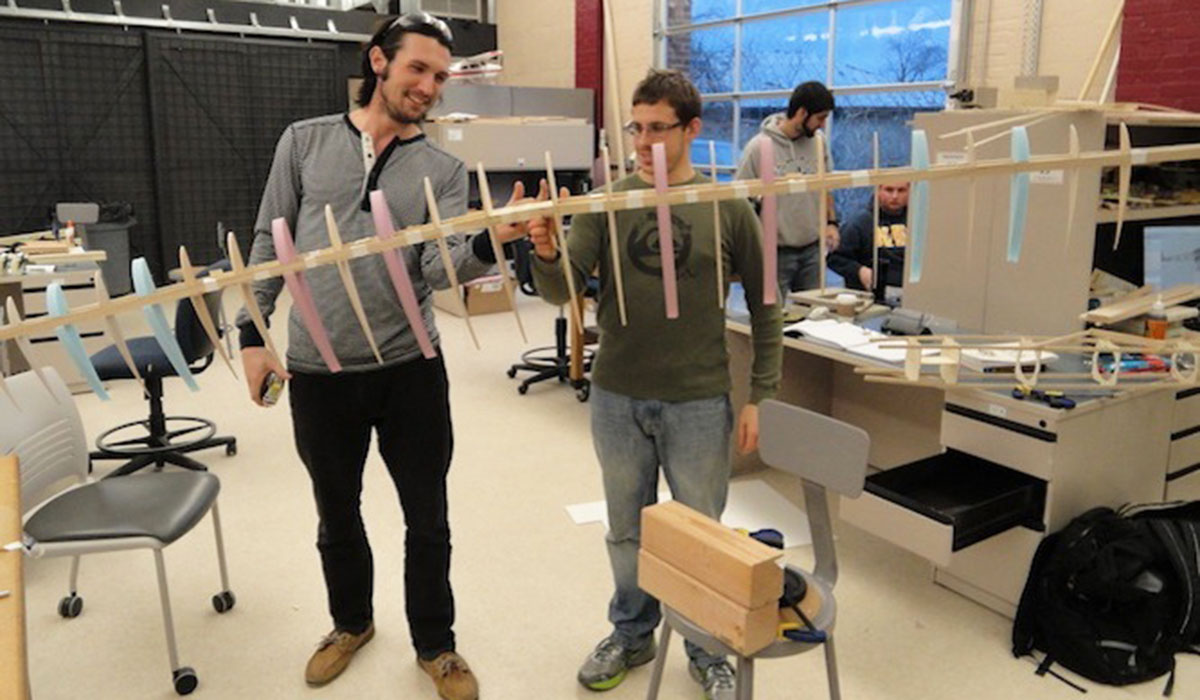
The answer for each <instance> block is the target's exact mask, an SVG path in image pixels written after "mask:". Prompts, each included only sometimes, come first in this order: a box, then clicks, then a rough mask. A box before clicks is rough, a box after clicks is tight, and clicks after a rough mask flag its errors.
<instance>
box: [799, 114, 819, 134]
mask: <svg viewBox="0 0 1200 700" xmlns="http://www.w3.org/2000/svg"><path fill="white" fill-rule="evenodd" d="M800 131H802V132H803V133H804V137H805V138H809V139H811V138H812V137H813V136H815V135H816V133H817V130H816V129H809V128H808V120H807V119H805V120H804V123H803V124H801V125H800Z"/></svg>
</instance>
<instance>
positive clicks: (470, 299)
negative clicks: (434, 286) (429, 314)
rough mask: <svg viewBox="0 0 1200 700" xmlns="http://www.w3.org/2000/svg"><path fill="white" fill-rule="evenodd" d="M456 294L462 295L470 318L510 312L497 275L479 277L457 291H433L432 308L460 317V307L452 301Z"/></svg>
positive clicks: (502, 286) (502, 284)
mask: <svg viewBox="0 0 1200 700" xmlns="http://www.w3.org/2000/svg"><path fill="white" fill-rule="evenodd" d="M456 293H458V294H461V295H462V298H463V301H464V302H465V303H466V306H467V313H469V314H471V315H472V316H478V315H480V314H494V313H499V312H501V311H511V310H512V306H511V305H510V304H509V303H508V295H507V294H505V293H504V283H503V281H501V279H500V276H499V275H493V276H491V277H480V278H479V279H476V280H472V281H470V282H468V283H467V284H464V285H462V286H460V287H459V288H458V290H453V289H438V290H435V291H434V292H433V305H434V307H436V308H438V309H441V310H442V311H445V312H447V313H450V314H453V315H455V316H462V306H460V305H459V303H458V302H457V301H456V300H455V299H454V296H455V294H456Z"/></svg>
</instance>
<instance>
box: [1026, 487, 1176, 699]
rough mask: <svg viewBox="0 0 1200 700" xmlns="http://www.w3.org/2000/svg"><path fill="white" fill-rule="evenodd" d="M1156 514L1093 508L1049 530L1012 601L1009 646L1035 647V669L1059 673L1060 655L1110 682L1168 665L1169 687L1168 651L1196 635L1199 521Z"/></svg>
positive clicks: (1142, 677)
mask: <svg viewBox="0 0 1200 700" xmlns="http://www.w3.org/2000/svg"><path fill="white" fill-rule="evenodd" d="M1127 515H1132V517H1127ZM1162 515H1163V511H1161V510H1155V509H1150V510H1145V511H1142V512H1139V513H1137V514H1132V513H1128V514H1126V513H1122V514H1119V513H1117V512H1115V511H1113V510H1112V509H1111V508H1107V507H1101V508H1094V509H1092V510H1089V511H1087V512H1086V513H1084V514H1082V515H1080V516H1079V517H1077V518H1075V519H1074V520H1072V521H1071V522H1070V523H1069V524H1068V525H1067V526H1066V527H1065V528H1063V529H1062V530H1061V531H1059V532H1057V533H1054V534H1052V535H1049V536H1048V537H1046V538H1045V539H1044V540H1043V541H1042V543H1041V544H1040V545H1039V546H1038V549H1037V553H1036V554H1035V555H1034V558H1033V563H1032V565H1031V567H1030V572H1029V578H1028V580H1027V581H1026V584H1025V590H1024V591H1023V593H1022V594H1021V601H1020V604H1019V606H1018V608H1017V617H1016V620H1014V624H1013V654H1014V655H1015V656H1024V655H1026V654H1032V653H1033V650H1034V649H1039V650H1041V651H1043V652H1045V654H1046V655H1045V658H1044V659H1043V660H1042V662H1041V664H1040V665H1039V666H1038V673H1039V674H1044V673H1047V672H1051V673H1052V675H1056V676H1057V674H1053V672H1052V671H1050V667H1051V665H1053V664H1055V663H1057V664H1061V665H1062V666H1064V667H1066V668H1068V669H1070V670H1071V671H1074V672H1075V673H1078V674H1079V675H1081V676H1083V677H1085V678H1088V679H1090V680H1093V681H1097V682H1100V683H1106V684H1109V685H1128V684H1130V683H1138V682H1142V681H1146V680H1150V679H1152V678H1158V677H1160V676H1162V675H1164V674H1168V673H1170V674H1171V676H1170V678H1169V680H1168V681H1167V685H1166V688H1165V689H1164V692H1163V694H1164V695H1170V694H1171V690H1172V687H1173V685H1174V670H1175V654H1176V653H1177V652H1180V651H1189V650H1192V649H1191V648H1192V646H1193V645H1195V644H1196V643H1197V642H1198V641H1200V639H1198V638H1197V634H1198V632H1200V571H1198V568H1197V556H1198V553H1200V525H1198V524H1197V522H1194V521H1190V520H1185V519H1176V518H1167V517H1161V516H1162ZM1059 678H1061V676H1059ZM1062 680H1064V682H1067V681H1066V679H1062ZM1072 685H1074V684H1072ZM1076 687H1077V686H1076Z"/></svg>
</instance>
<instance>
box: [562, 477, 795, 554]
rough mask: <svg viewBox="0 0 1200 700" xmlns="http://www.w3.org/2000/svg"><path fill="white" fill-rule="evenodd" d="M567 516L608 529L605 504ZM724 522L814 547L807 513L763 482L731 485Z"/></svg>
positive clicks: (665, 495)
mask: <svg viewBox="0 0 1200 700" xmlns="http://www.w3.org/2000/svg"><path fill="white" fill-rule="evenodd" d="M658 500H659V502H662V501H669V500H671V494H670V492H668V491H660V492H659V494H658ZM567 514H568V515H570V516H571V520H573V521H574V522H575V524H576V525H585V524H587V523H604V525H605V527H607V526H608V515H607V510H606V506H605V502H604V501H593V502H591V503H579V504H576V505H573V506H567ZM721 522H722V523H724V524H725V525H727V526H729V527H735V528H736V527H740V528H745V529H747V530H750V531H754V530H758V529H761V528H764V527H770V528H774V529H776V530H779V531H780V532H782V533H783V541H784V543H785V544H786V545H787V546H788V547H799V546H801V545H807V544H812V535H811V534H810V533H809V531H808V518H807V517H806V516H805V515H804V511H802V510H800V509H799V508H797V507H796V506H794V505H792V503H791V501H789V500H787V499H786V498H784V497H783V496H782V495H781V494H780V493H779V492H778V491H776V490H775V489H774V488H773V487H772V486H771V485H770V484H768V483H767V482H765V481H762V480H761V479H750V480H746V481H735V482H732V483H730V484H729V499H728V502H727V504H726V506H725V513H724V514H723V515H722V516H721Z"/></svg>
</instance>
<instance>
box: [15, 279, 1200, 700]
mask: <svg viewBox="0 0 1200 700" xmlns="http://www.w3.org/2000/svg"><path fill="white" fill-rule="evenodd" d="M520 308H521V310H522V317H523V319H524V321H525V325H526V327H527V328H528V329H529V333H530V340H531V341H532V343H533V344H545V343H548V342H550V340H551V332H550V328H551V323H552V318H553V316H554V313H555V312H554V309H552V308H551V307H549V306H547V305H544V304H542V303H541V302H539V301H538V300H535V299H529V298H526V299H523V300H522V302H521V306H520ZM281 325H282V324H281ZM439 325H440V328H441V331H442V335H443V342H444V349H445V354H446V357H447V360H448V363H449V366H450V375H451V386H452V392H453V398H452V402H453V409H454V420H455V427H456V437H457V443H456V454H455V460H454V467H453V469H452V471H451V475H450V490H451V522H452V527H453V532H454V569H453V583H454V588H455V593H456V598H457V602H458V624H457V633H458V638H459V647H460V650H461V651H462V653H463V654H464V655H465V656H466V657H467V659H468V660H469V661H470V662H471V663H472V665H473V666H474V668H475V670H476V672H477V673H478V675H479V677H480V679H481V682H482V685H483V691H484V692H483V695H484V697H485V698H489V699H491V700H515V699H522V700H524V699H536V700H542V699H558V698H592V697H596V696H595V695H594V694H593V693H590V692H589V691H586V690H584V689H582V688H580V687H579V686H578V685H577V684H576V682H575V670H576V668H577V665H578V663H579V662H580V661H581V659H582V658H583V656H584V655H585V654H586V652H587V651H588V650H589V649H590V648H591V646H592V645H593V644H594V643H595V642H596V641H597V640H598V639H599V638H601V637H602V636H603V635H604V634H606V632H607V631H608V630H607V626H606V622H605V609H606V603H607V599H608V596H609V593H610V586H611V583H610V578H609V572H608V563H607V557H606V554H605V550H604V544H603V534H604V533H603V530H602V526H600V525H598V524H592V525H584V526H576V525H574V524H572V522H571V520H570V519H569V518H568V516H567V514H566V511H565V510H564V506H567V505H569V504H574V503H580V502H585V501H593V500H598V499H600V498H603V494H602V490H601V486H600V479H599V472H598V468H597V465H596V460H595V457H594V455H593V453H592V449H591V444H590V439H589V434H588V414H587V405H586V404H581V403H579V402H577V401H576V399H575V397H574V394H573V392H571V391H569V390H567V389H566V388H565V387H562V386H558V385H547V384H544V385H541V386H538V387H536V388H534V389H533V390H531V391H530V393H529V394H528V395H526V396H519V395H518V394H517V392H516V390H515V389H516V382H515V380H510V379H508V378H507V377H506V376H505V375H504V370H505V369H507V367H508V365H509V364H510V363H511V362H512V361H513V360H514V358H516V356H517V355H518V354H519V352H520V351H521V349H522V348H523V343H522V342H521V339H520V335H519V334H518V332H517V329H516V326H515V323H514V321H513V318H512V316H511V315H491V316H486V317H478V318H476V319H475V320H474V326H475V330H476V332H477V333H478V335H479V338H480V342H481V344H482V349H480V350H476V349H474V348H473V347H471V344H470V340H469V337H468V336H467V333H466V327H465V325H464V324H463V322H462V321H461V320H459V319H456V318H453V317H449V316H446V315H444V314H443V315H442V316H441V318H440V319H439ZM200 383H201V385H202V391H200V392H199V393H196V394H189V393H188V392H187V390H186V388H185V387H183V386H182V384H180V383H179V382H178V381H173V382H170V383H169V384H168V387H167V396H168V402H167V408H168V411H169V412H176V413H184V414H193V415H202V416H208V417H211V418H213V419H215V420H216V421H217V422H218V424H219V427H220V428H221V430H222V432H225V433H228V432H232V433H234V434H235V435H236V436H237V438H238V440H239V454H238V455H237V456H236V457H232V458H230V457H226V456H224V455H223V454H221V453H220V452H219V451H214V452H213V453H211V454H208V455H205V456H203V457H202V459H204V460H205V461H207V463H208V464H210V466H211V468H212V470H213V471H214V473H216V474H218V475H219V476H220V477H221V481H222V486H223V490H222V496H221V508H222V516H223V520H224V526H225V533H226V546H227V550H228V554H229V565H230V569H231V578H232V583H233V589H234V591H235V592H236V594H237V598H238V602H237V607H236V609H235V610H233V611H232V612H230V613H228V614H226V615H223V616H218V615H217V614H216V613H215V612H214V611H213V609H212V607H211V606H210V604H209V597H210V596H211V595H212V594H213V593H215V592H217V590H218V578H217V572H216V558H215V554H214V548H213V542H212V531H211V526H210V525H209V524H208V522H207V521H206V522H203V523H201V525H200V526H199V527H198V529H197V530H196V531H195V532H193V533H191V534H190V535H188V536H187V537H185V538H184V539H183V540H181V541H180V542H178V543H176V544H175V545H173V546H172V547H171V548H170V549H168V550H167V552H166V558H167V567H168V573H169V577H170V584H171V593H172V596H173V603H174V612H175V621H176V626H177V628H178V633H179V640H180V653H181V657H182V660H183V662H184V663H186V664H188V665H191V666H193V667H194V668H195V669H196V671H197V672H198V674H199V677H200V687H199V689H198V690H197V691H196V693H195V696H196V697H207V698H403V699H406V700H407V699H409V698H412V699H420V698H434V697H435V696H434V693H433V692H432V689H431V685H430V683H429V681H428V679H427V678H425V677H424V676H423V674H422V673H421V672H420V671H419V670H418V668H417V666H416V664H415V663H414V661H413V653H412V649H411V646H410V644H409V640H408V633H407V629H406V626H405V619H404V611H403V596H402V590H401V588H402V576H401V572H402V566H403V552H402V542H403V536H402V533H403V523H402V519H401V516H400V511H399V507H398V505H397V501H396V498H395V494H394V492H393V490H392V487H391V484H390V482H389V481H388V480H387V478H386V475H385V472H384V470H383V468H382V465H381V464H380V462H379V461H378V459H377V458H374V457H373V458H372V459H371V461H370V462H369V464H368V469H367V471H368V476H367V483H366V488H365V492H364V495H363V508H364V512H365V518H366V521H367V524H368V528H369V532H370V534H371V536H372V544H373V547H374V552H375V562H376V596H375V605H376V613H377V617H376V625H377V628H378V634H377V635H376V637H375V640H374V641H373V642H372V643H371V644H370V645H369V646H367V647H366V648H365V649H364V650H363V651H362V652H361V653H360V655H359V657H358V658H357V659H356V660H355V662H354V664H353V665H352V666H351V668H350V669H349V670H348V671H347V672H346V673H345V674H344V675H343V676H342V677H341V678H340V679H338V680H337V681H336V682H334V683H333V684H331V685H330V686H328V687H326V688H323V689H320V690H310V689H308V688H307V687H306V686H305V685H304V683H303V680H302V669H303V666H304V663H305V660H306V659H307V657H308V655H309V653H310V652H311V651H312V649H313V646H314V643H315V642H316V641H317V639H318V638H319V637H320V636H321V635H322V634H323V633H324V632H325V631H326V630H327V627H328V618H327V616H326V612H325V605H324V592H323V587H322V585H321V579H320V570H319V567H318V561H317V556H316V551H315V548H314V546H313V538H314V533H315V528H316V519H315V515H314V509H313V506H312V501H311V497H310V495H309V493H308V484H307V479H306V477H305V475H304V472H303V469H302V467H301V466H300V464H299V462H298V460H297V458H296V455H295V452H294V450H293V448H292V444H291V433H290V423H289V420H288V415H287V408H286V406H279V407H275V408H273V409H269V410H264V409H259V408H257V407H254V406H253V405H251V404H250V402H249V401H248V400H247V399H246V397H245V391H244V389H243V387H242V386H241V385H240V384H239V383H238V382H237V381H236V380H234V379H233V378H232V377H231V376H230V375H229V373H228V372H227V371H226V370H225V369H224V368H223V367H221V366H220V365H219V364H218V365H214V366H213V367H211V368H210V369H209V370H208V371H207V372H205V373H204V374H203V375H202V376H201V377H200ZM112 389H113V397H114V400H113V402H112V403H110V404H102V403H101V402H100V401H98V400H97V399H96V398H95V397H94V396H91V395H87V396H81V397H79V406H80V408H81V411H82V413H83V416H84V423H85V425H86V426H87V429H88V432H89V435H95V434H96V432H97V431H99V430H101V429H103V428H105V427H108V426H111V425H114V424H116V423H118V422H123V421H126V420H132V419H135V418H139V417H143V416H144V410H145V409H144V406H143V403H142V401H141V399H140V396H139V395H138V393H137V391H136V389H135V387H133V386H130V385H123V386H120V385H118V386H113V388H112ZM767 478H768V479H769V480H770V481H772V482H773V483H775V484H776V485H777V487H779V488H781V489H784V490H787V489H790V488H791V487H792V486H793V485H792V484H789V483H788V482H787V481H786V480H785V479H781V478H778V475H768V476H767ZM789 493H793V492H790V491H789ZM839 552H840V556H841V568H842V578H841V581H840V583H839V586H838V590H837V592H838V598H839V604H840V606H841V619H840V625H839V627H838V643H839V646H838V650H839V654H838V655H839V660H840V664H841V679H842V688H843V694H844V696H845V697H846V698H862V699H864V700H868V699H870V700H874V699H884V698H888V699H890V698H904V699H914V700H915V699H921V700H933V699H936V698H981V699H982V698H1050V699H1052V698H1064V699H1070V700H1074V699H1075V698H1078V697H1079V694H1078V693H1077V692H1076V691H1074V690H1071V689H1070V688H1068V687H1067V686H1065V685H1063V684H1062V683H1059V682H1058V681H1055V680H1052V679H1044V678H1039V677H1037V676H1035V675H1034V673H1033V671H1034V667H1033V665H1032V663H1031V662H1030V661H1029V660H1028V659H1022V660H1018V659H1014V658H1012V656H1011V654H1010V653H1009V651H1008V649H1009V635H1010V631H1011V627H1010V623H1009V621H1008V620H1006V619H1003V618H1001V617H1000V616H998V615H996V614H994V613H991V612H989V611H987V610H985V609H984V608H982V607H980V606H978V605H976V604H974V603H972V602H970V601H969V600H966V599H964V598H962V597H960V596H958V595H956V594H954V593H951V592H949V591H947V590H945V589H942V588H940V587H939V586H937V585H934V584H933V583H931V582H930V573H931V571H930V567H929V566H928V564H927V563H925V562H924V561H922V560H920V559H918V558H916V557H914V556H912V555H909V554H906V553H905V552H903V551H900V550H899V549H897V548H895V547H893V546H891V545H888V544H886V543H883V542H881V541H879V540H876V539H873V538H872V537H871V536H869V535H866V534H864V533H862V532H859V531H857V530H855V529H854V528H852V527H849V526H843V527H840V529H839ZM808 556H809V552H808V551H805V549H803V548H798V549H796V550H791V551H790V552H789V557H790V558H792V559H793V560H796V561H799V562H803V561H805V559H806V558H807V557H808ZM27 572H28V588H29V598H28V600H29V618H28V620H29V636H30V644H29V649H30V666H31V675H32V685H33V689H34V695H35V697H36V698H38V699H39V700H46V699H48V698H81V697H86V698H113V699H125V698H163V699H164V700H165V699H166V698H171V697H175V695H174V693H173V692H172V691H171V687H170V682H169V674H168V668H167V657H166V651H165V646H164V644H163V632H162V623H161V618H160V614H159V606H158V599H157V593H156V591H155V583H154V580H155V579H154V567H153V560H152V557H151V555H150V554H148V553H146V552H133V553H121V554H110V555H102V556H95V557H90V558H87V559H85V560H84V562H83V567H82V572H81V578H80V593H81V594H82V595H83V596H84V597H85V598H86V607H85V611H84V614H83V615H82V616H81V617H79V618H77V619H75V620H71V621H67V620H64V619H62V618H60V617H58V615H57V614H56V611H55V608H56V602H57V600H58V599H59V597H60V596H62V595H63V594H64V592H65V587H66V581H67V562H66V560H42V561H31V562H30V563H29V566H28V569H27ZM670 654H671V656H670V658H669V663H668V667H667V671H666V678H665V683H664V687H663V692H662V695H661V697H663V698H697V697H699V693H698V690H697V687H696V686H695V685H694V684H693V683H692V682H691V681H690V679H688V677H687V672H686V670H685V664H684V657H683V653H682V651H681V649H680V647H679V645H678V643H677V642H676V643H675V644H673V645H672V648H671V650H670ZM648 677H649V672H648V669H639V670H637V671H635V672H634V673H632V674H631V675H630V677H629V678H628V680H627V681H626V682H625V683H624V684H623V685H622V686H620V687H619V688H617V689H616V690H613V691H611V692H609V693H607V694H605V696H604V697H605V698H610V699H612V700H619V699H630V698H641V697H644V694H645V692H646V684H647V680H648ZM1086 685H1087V687H1088V688H1089V690H1090V692H1089V694H1088V697H1089V698H1121V697H1157V696H1158V695H1159V693H1160V692H1161V691H1162V687H1163V686H1162V683H1161V682H1159V681H1155V682H1151V683H1147V684H1142V685H1140V686H1135V687H1133V688H1126V689H1116V688H1107V687H1101V686H1097V685H1095V684H1091V683H1087V684H1086ZM756 686H757V691H758V693H757V697H759V698H764V699H765V698H779V699H780V700H782V699H784V698H788V699H792V698H809V697H812V698H824V697H827V690H826V686H825V680H824V675H823V663H822V660H821V657H820V654H819V653H812V654H807V655H805V656H803V657H797V658H794V659H789V660H779V661H771V662H764V663H761V664H760V665H759V668H758V674H757V684H756ZM1175 697H1178V698H1188V697H1200V660H1198V659H1196V658H1194V657H1189V658H1183V657H1181V658H1180V662H1179V677H1178V679H1177V683H1176V693H1175Z"/></svg>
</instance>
